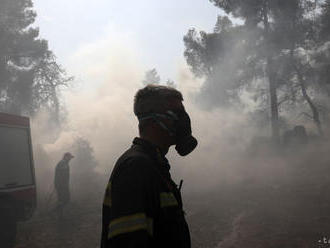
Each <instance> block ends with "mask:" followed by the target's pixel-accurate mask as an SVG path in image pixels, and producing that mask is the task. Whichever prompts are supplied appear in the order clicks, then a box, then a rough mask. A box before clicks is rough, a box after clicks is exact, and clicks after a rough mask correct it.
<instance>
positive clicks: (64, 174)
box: [54, 159, 70, 202]
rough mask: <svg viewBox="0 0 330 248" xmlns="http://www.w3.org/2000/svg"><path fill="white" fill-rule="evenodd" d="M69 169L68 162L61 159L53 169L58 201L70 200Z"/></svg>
mask: <svg viewBox="0 0 330 248" xmlns="http://www.w3.org/2000/svg"><path fill="white" fill-rule="evenodd" d="M69 184H70V167H69V162H68V161H66V160H64V159H62V160H61V161H60V162H59V163H58V164H57V165H56V168H55V177H54V186H55V189H56V191H57V194H58V198H59V199H58V200H59V201H61V202H68V201H69V200H70V190H69Z"/></svg>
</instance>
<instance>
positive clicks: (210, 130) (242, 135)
mask: <svg viewBox="0 0 330 248" xmlns="http://www.w3.org/2000/svg"><path fill="white" fill-rule="evenodd" d="M132 43H133V42H132V39H131V37H130V36H129V35H121V34H120V33H116V32H112V33H111V32H110V33H109V34H108V36H107V37H105V38H104V39H102V40H100V41H96V42H94V43H92V44H86V45H84V46H82V47H80V48H78V49H77V51H76V52H75V53H74V54H73V56H72V57H71V59H70V63H69V66H68V67H69V68H70V71H69V72H70V73H71V74H73V75H76V78H78V81H79V82H80V84H81V87H79V89H75V90H72V91H70V92H65V93H64V99H65V103H66V106H67V119H66V123H63V128H62V130H60V132H58V131H57V130H49V128H48V124H47V121H46V120H47V118H48V117H47V113H44V112H40V113H39V115H38V116H37V117H36V118H35V119H34V120H33V121H32V122H33V125H32V132H33V143H34V152H35V167H36V175H37V182H38V185H39V189H40V191H41V195H42V197H44V199H45V198H46V197H47V194H49V193H50V192H51V188H52V177H53V171H54V168H55V166H56V163H57V162H58V161H59V160H60V159H61V157H62V155H63V153H64V152H66V151H70V152H72V153H73V154H74V155H76V158H75V159H74V160H73V161H72V165H73V166H72V173H73V175H76V176H75V177H73V180H72V184H73V185H74V187H73V188H74V192H73V193H74V194H76V195H80V196H82V195H83V196H84V199H86V198H89V197H91V196H95V195H97V201H96V202H97V204H99V205H101V198H102V195H103V190H104V188H105V183H106V180H107V179H108V177H109V175H110V172H111V169H112V168H113V165H114V163H115V161H116V160H117V159H118V157H119V156H120V155H121V154H122V153H123V151H124V150H126V149H127V148H129V146H130V144H131V141H132V139H133V138H134V137H135V136H137V131H138V130H137V124H138V123H137V120H136V118H135V116H134V114H133V99H134V94H135V92H136V91H137V90H138V89H139V88H141V87H143V85H142V78H143V75H144V71H145V69H146V68H145V67H144V66H143V64H142V63H141V59H140V55H139V52H138V49H137V48H134V46H132ZM178 64H179V66H178V73H177V78H176V79H175V81H176V82H177V84H178V89H179V90H181V91H182V93H183V95H184V105H185V107H186V109H187V112H188V113H189V114H190V116H191V119H192V129H193V134H194V136H196V137H197V139H198V140H199V146H198V147H197V149H196V150H195V151H194V152H193V153H192V154H191V155H189V156H187V157H184V158H182V157H179V156H178V155H177V154H176V153H175V152H174V151H173V149H172V150H170V152H169V155H168V158H169V161H170V164H171V165H172V168H171V172H172V176H173V178H174V180H175V181H176V182H178V181H179V180H180V179H184V181H185V182H184V186H183V193H184V194H186V195H188V197H187V200H186V201H187V207H188V209H189V210H191V212H190V213H188V219H189V221H190V222H192V223H200V220H201V219H203V218H205V214H206V212H207V211H209V214H212V218H211V220H210V223H213V225H214V226H215V229H214V230H212V234H213V235H214V237H215V238H214V239H215V240H216V242H215V244H219V247H229V246H228V245H229V244H237V243H235V242H236V240H238V239H239V235H238V236H237V233H238V232H244V233H246V232H248V231H249V230H251V229H250V227H251V225H250V224H249V223H250V222H252V224H253V225H252V226H255V225H257V224H256V221H257V219H255V218H254V217H255V214H256V212H258V211H259V210H260V209H264V207H265V206H268V207H269V206H270V207H272V206H271V205H270V204H276V200H278V199H283V198H276V197H275V198H272V200H270V201H267V200H264V199H268V198H267V194H268V193H269V194H273V193H274V192H279V191H276V190H278V189H279V190H280V191H281V190H282V189H283V188H285V185H291V184H289V182H292V180H293V179H295V178H297V177H296V175H295V172H296V170H295V169H296V168H297V166H296V167H290V166H289V165H290V164H294V165H299V164H301V163H303V164H306V161H307V158H308V159H309V160H308V161H309V162H311V157H313V156H314V155H311V153H313V152H315V150H317V149H316V148H314V149H310V148H309V147H308V149H307V148H306V149H307V150H306V151H309V152H305V153H304V156H302V157H299V159H293V158H292V157H290V156H287V157H282V156H279V155H278V153H277V151H278V150H276V151H275V152H274V151H273V150H272V146H271V145H269V141H267V139H262V138H259V139H258V140H257V141H255V143H253V142H252V140H253V137H256V136H259V137H260V136H265V135H266V134H267V132H266V130H262V129H258V128H256V127H255V126H254V125H253V124H252V123H253V122H251V115H250V114H249V111H248V110H245V109H244V110H242V109H237V108H236V109H234V108H229V107H226V108H220V107H218V108H210V109H205V106H204V107H203V108H201V107H200V105H199V97H200V96H199V97H198V95H199V93H200V90H201V89H202V88H203V80H197V79H195V78H194V77H193V75H192V74H191V72H190V70H189V68H188V67H187V65H186V64H185V63H183V62H181V63H180V62H178ZM213 93H214V92H213ZM213 93H212V95H210V96H211V97H213V98H214V94H213ZM203 97H206V98H207V97H209V96H208V95H207V94H206V92H205V91H203ZM251 98H252V96H250V95H249V94H248V93H246V94H245V95H244V94H243V100H244V101H246V102H249V101H251ZM213 100H214V99H213ZM251 104H253V103H252V102H251ZM253 148H254V149H253ZM255 150H257V152H255ZM292 153H293V154H294V153H295V150H293V151H292ZM296 154H298V153H296ZM299 154H300V153H299ZM321 154H324V152H323V151H322V153H321ZM77 156H78V157H77ZM304 160H305V161H304ZM78 161H79V162H78ZM303 161H304V162H303ZM82 168H87V169H86V170H85V171H86V173H85V175H82V174H81V173H80V174H79V171H80V172H81V171H82ZM306 178H307V177H306V174H304V176H303V177H301V179H300V180H298V181H299V183H303V180H306ZM318 178H319V177H317V176H315V177H313V178H312V179H311V180H310V181H309V182H310V184H312V183H313V180H317V179H318ZM293 181H294V180H293ZM294 182H297V181H294ZM290 187H291V186H290ZM88 189H89V190H88ZM95 192H96V193H95ZM204 192H205V194H204ZM206 192H207V193H206ZM210 192H211V193H210ZM260 192H262V193H260ZM276 194H277V193H276ZM201 195H203V196H202V197H201V199H202V202H200V201H201V200H200V199H198V197H199V196H201ZM288 195H289V196H290V194H288ZM196 199H197V200H196ZM274 199H275V200H274ZM284 199H285V200H287V199H288V198H284ZM265 201H266V202H267V204H266V203H265ZM289 202H291V201H289ZM258 203H259V204H260V205H261V206H263V207H261V208H258ZM297 203H298V201H297ZM294 206H297V204H295V205H294ZM99 207H100V206H99ZM210 208H211V209H210ZM260 211H261V210H260ZM268 214H269V213H268ZM272 214H273V215H274V216H276V214H274V213H272ZM251 216H253V217H251ZM251 218H252V220H251ZM224 219H226V220H227V222H228V223H226V225H225V226H227V228H228V229H229V231H228V232H227V233H221V231H219V228H220V227H219V226H220V224H221V223H222V222H221V221H223V220H224ZM245 220H247V221H245ZM215 221H218V222H217V223H216V222H215ZM231 223H233V229H231ZM242 223H243V224H242ZM207 224H208V223H207ZM207 224H205V225H207ZM205 229H206V230H207V232H210V229H208V228H206V227H205ZM259 229H260V226H257V227H256V229H253V230H254V231H251V232H252V235H253V234H255V233H258V230H259ZM231 230H232V232H231ZM200 232H202V231H201V230H200V229H199V228H192V233H193V235H198V233H200ZM230 233H231V234H230ZM223 237H227V239H226V240H225V241H224V242H223V243H221V244H220V243H219V242H220V240H221V239H222V238H223ZM243 237H244V239H245V238H246V237H247V235H245V234H244V235H243ZM233 240H234V241H233ZM237 242H238V241H237ZM240 242H241V241H240ZM226 244H228V245H226ZM202 247H206V246H203V245H202Z"/></svg>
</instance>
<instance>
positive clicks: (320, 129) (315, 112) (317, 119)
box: [296, 67, 323, 136]
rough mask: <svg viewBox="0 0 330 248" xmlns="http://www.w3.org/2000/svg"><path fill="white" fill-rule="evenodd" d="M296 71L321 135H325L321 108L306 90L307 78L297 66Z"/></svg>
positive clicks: (302, 91)
mask: <svg viewBox="0 0 330 248" xmlns="http://www.w3.org/2000/svg"><path fill="white" fill-rule="evenodd" d="M296 72H297V76H298V80H299V85H300V88H301V93H302V95H303V97H304V99H305V100H306V102H307V103H308V105H309V107H310V108H311V111H312V114H313V121H314V123H315V125H316V127H317V130H318V133H319V135H320V136H323V129H322V124H321V120H320V114H319V110H318V109H317V107H316V106H315V104H314V102H313V100H312V99H311V98H310V96H309V95H308V93H307V90H306V85H305V80H304V78H303V76H302V75H301V73H300V71H299V69H298V68H297V67H296Z"/></svg>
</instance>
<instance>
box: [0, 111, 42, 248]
mask: <svg viewBox="0 0 330 248" xmlns="http://www.w3.org/2000/svg"><path fill="white" fill-rule="evenodd" d="M36 198H37V197H36V183H35V176H34V164H33V157H32V143H31V132H30V120H29V118H27V117H22V116H16V115H10V114H4V113H0V247H6V248H7V247H13V246H14V243H15V237H16V224H17V222H18V221H24V220H27V219H29V218H30V217H31V216H32V214H33V211H34V210H35V208H36Z"/></svg>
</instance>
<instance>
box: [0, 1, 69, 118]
mask: <svg viewBox="0 0 330 248" xmlns="http://www.w3.org/2000/svg"><path fill="white" fill-rule="evenodd" d="M32 8H33V4H32V1H31V0H15V1H11V0H2V1H1V2H0V33H1V36H0V110H1V111H6V112H11V113H15V114H27V115H34V114H35V113H36V112H37V111H38V110H39V109H40V108H43V107H45V108H46V109H47V110H49V111H50V113H51V114H52V117H54V120H55V121H58V120H59V114H60V103H59V92H58V90H59V87H60V86H63V85H66V84H67V83H69V82H70V81H72V77H68V76H67V75H66V73H65V71H64V69H63V68H61V66H60V65H58V64H57V62H56V58H55V56H54V54H53V53H52V52H51V51H50V50H49V48H48V42H47V41H46V40H44V39H40V38H39V30H38V28H35V27H32V26H31V25H32V24H33V23H34V21H35V18H36V13H35V12H34V11H33V9H32Z"/></svg>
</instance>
